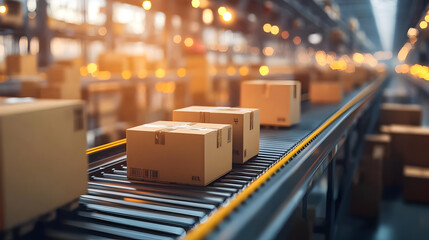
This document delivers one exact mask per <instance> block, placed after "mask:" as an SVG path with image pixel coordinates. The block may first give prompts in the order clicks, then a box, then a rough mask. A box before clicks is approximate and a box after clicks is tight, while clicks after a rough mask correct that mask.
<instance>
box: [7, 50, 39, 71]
mask: <svg viewBox="0 0 429 240" xmlns="http://www.w3.org/2000/svg"><path fill="white" fill-rule="evenodd" d="M6 73H7V75H35V74H37V56H36V55H30V54H29V55H9V56H6Z"/></svg>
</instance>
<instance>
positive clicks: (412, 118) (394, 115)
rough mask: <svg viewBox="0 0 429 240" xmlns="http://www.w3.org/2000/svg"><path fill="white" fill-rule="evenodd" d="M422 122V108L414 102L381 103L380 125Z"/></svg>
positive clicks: (419, 123) (417, 124) (416, 123)
mask: <svg viewBox="0 0 429 240" xmlns="http://www.w3.org/2000/svg"><path fill="white" fill-rule="evenodd" d="M421 123H422V109H421V107H420V106H419V105H414V104H396V103H384V104H382V105H381V111H380V118H379V125H391V124H401V125H415V126H419V125H421Z"/></svg>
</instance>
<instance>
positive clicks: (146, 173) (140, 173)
mask: <svg viewBox="0 0 429 240" xmlns="http://www.w3.org/2000/svg"><path fill="white" fill-rule="evenodd" d="M131 176H133V177H136V178H149V179H157V178H158V177H159V173H158V170H151V169H142V168H131Z"/></svg>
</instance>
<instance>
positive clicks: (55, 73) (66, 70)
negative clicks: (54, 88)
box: [47, 65, 80, 85]
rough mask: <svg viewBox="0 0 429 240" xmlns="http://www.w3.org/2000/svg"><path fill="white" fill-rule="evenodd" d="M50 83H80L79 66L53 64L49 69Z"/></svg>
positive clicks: (48, 78)
mask: <svg viewBox="0 0 429 240" xmlns="http://www.w3.org/2000/svg"><path fill="white" fill-rule="evenodd" d="M47 80H48V84H51V85H59V84H64V83H73V84H75V85H76V84H80V72H79V68H77V67H73V66H63V65H53V66H50V67H49V68H48V71H47Z"/></svg>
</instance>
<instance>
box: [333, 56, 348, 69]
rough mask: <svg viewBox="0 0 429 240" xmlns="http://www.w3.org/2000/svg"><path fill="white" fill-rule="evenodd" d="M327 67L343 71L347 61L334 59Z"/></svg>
mask: <svg viewBox="0 0 429 240" xmlns="http://www.w3.org/2000/svg"><path fill="white" fill-rule="evenodd" d="M329 67H330V68H331V69H332V70H340V71H344V70H346V69H347V63H346V61H344V60H342V59H340V60H338V61H334V62H332V63H331V64H329Z"/></svg>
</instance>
